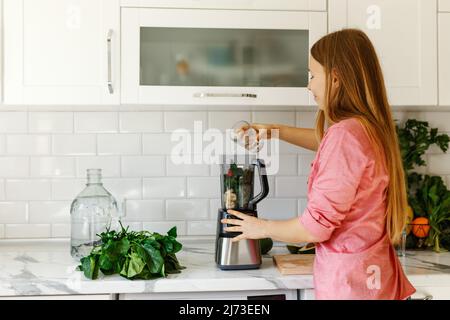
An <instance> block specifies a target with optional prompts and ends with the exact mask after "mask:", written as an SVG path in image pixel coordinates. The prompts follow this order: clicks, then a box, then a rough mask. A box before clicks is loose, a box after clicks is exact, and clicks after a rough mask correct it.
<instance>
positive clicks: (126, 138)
mask: <svg viewBox="0 0 450 320" xmlns="http://www.w3.org/2000/svg"><path fill="white" fill-rule="evenodd" d="M97 139H98V154H99V155H140V154H141V153H142V142H141V135H140V134H99V135H98V137H97Z"/></svg>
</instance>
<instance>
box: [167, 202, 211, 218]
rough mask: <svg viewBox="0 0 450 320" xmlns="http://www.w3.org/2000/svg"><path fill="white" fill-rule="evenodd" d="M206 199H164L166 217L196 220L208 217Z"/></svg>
mask: <svg viewBox="0 0 450 320" xmlns="http://www.w3.org/2000/svg"><path fill="white" fill-rule="evenodd" d="M208 202H209V201H208V200H206V199H190V200H166V217H167V219H169V220H191V219H192V220H196V219H207V218H208Z"/></svg>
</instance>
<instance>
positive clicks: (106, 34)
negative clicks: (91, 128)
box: [4, 0, 120, 105]
mask: <svg viewBox="0 0 450 320" xmlns="http://www.w3.org/2000/svg"><path fill="white" fill-rule="evenodd" d="M119 1H120V0H20V1H18V0H4V37H5V39H4V48H5V57H4V65H5V86H4V88H5V94H4V95H5V103H6V104H27V105H33V104H116V103H119V102H120V95H119V93H120V88H119V84H120V78H119V71H120V60H119V51H120V37H119V35H120V33H119V32H120V30H119V26H120V2H119ZM109 39H110V40H111V41H108V40H109ZM108 81H110V85H108Z"/></svg>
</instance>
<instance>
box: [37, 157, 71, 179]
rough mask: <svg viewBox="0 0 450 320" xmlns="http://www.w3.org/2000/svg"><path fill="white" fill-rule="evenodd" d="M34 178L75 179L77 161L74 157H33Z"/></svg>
mask: <svg viewBox="0 0 450 320" xmlns="http://www.w3.org/2000/svg"><path fill="white" fill-rule="evenodd" d="M30 162H31V176H32V177H62V178H72V177H75V159H74V158H72V157H32V158H31V161H30Z"/></svg>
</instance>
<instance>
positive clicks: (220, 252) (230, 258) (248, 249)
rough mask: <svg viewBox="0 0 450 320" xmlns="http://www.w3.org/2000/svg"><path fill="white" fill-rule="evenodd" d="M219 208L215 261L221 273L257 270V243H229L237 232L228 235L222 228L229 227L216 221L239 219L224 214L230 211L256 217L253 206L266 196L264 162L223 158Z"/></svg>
mask: <svg viewBox="0 0 450 320" xmlns="http://www.w3.org/2000/svg"><path fill="white" fill-rule="evenodd" d="M255 168H258V177H259V179H258V180H259V183H260V185H261V190H260V192H259V193H258V195H256V196H254V186H255ZM220 182H221V186H220V187H221V198H222V202H221V206H222V207H221V208H220V209H219V211H218V219H217V232H216V249H215V259H216V264H217V266H218V267H219V268H220V269H222V270H244V269H257V268H259V267H260V265H261V251H260V245H259V240H256V239H244V240H241V241H238V242H232V241H231V240H232V239H233V238H234V237H236V236H238V235H240V234H241V232H228V231H225V230H224V228H225V227H227V226H233V225H232V224H223V223H221V222H220V221H221V220H222V219H224V218H226V219H239V218H237V217H236V216H233V215H232V214H229V213H228V212H227V210H228V209H233V210H236V211H239V212H242V213H244V214H248V215H251V216H254V217H257V216H258V214H257V210H256V205H257V203H258V202H260V201H261V200H262V199H264V198H265V197H266V196H267V194H268V193H269V183H268V180H267V174H266V166H265V164H264V161H263V160H261V159H256V158H255V157H251V156H249V155H246V156H241V157H238V156H237V155H232V156H223V161H222V163H221V175H220Z"/></svg>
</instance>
